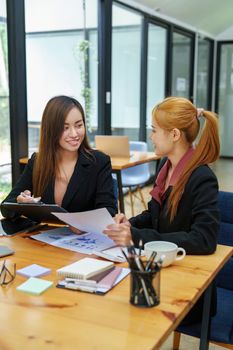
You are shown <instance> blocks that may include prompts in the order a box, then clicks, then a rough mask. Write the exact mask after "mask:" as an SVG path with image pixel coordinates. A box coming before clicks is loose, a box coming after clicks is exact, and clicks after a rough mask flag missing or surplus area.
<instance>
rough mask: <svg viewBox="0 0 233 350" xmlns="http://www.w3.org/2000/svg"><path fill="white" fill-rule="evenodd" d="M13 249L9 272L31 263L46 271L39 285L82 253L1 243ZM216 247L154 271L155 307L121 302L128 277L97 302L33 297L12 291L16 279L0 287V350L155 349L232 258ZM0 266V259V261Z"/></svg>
mask: <svg viewBox="0 0 233 350" xmlns="http://www.w3.org/2000/svg"><path fill="white" fill-rule="evenodd" d="M0 244H1V245H7V246H8V247H11V248H12V249H14V250H15V252H16V253H15V254H14V255H12V256H10V257H8V258H7V260H10V261H12V262H15V263H16V265H17V269H19V268H22V267H25V266H27V265H29V264H31V263H37V264H41V265H43V266H45V267H50V268H51V269H52V274H50V275H48V276H46V277H43V278H44V279H48V280H53V281H54V282H56V281H57V276H56V269H57V268H59V267H62V266H64V265H67V264H68V263H71V262H74V261H76V260H78V259H79V258H81V257H83V255H81V254H78V253H76V252H71V251H68V250H64V249H61V248H56V247H53V246H50V245H47V244H45V243H42V242H38V241H34V240H32V239H27V238H23V237H20V236H17V237H12V238H8V237H1V238H0ZM232 251H233V249H232V247H227V246H221V245H219V246H218V248H217V251H216V253H215V254H212V255H208V256H186V257H185V258H184V259H183V260H182V261H179V262H176V263H175V264H174V265H172V266H170V267H167V268H164V269H162V273H161V302H160V304H159V305H158V306H157V307H153V308H137V307H135V306H132V305H131V304H130V303H129V277H127V278H126V279H124V280H123V281H122V282H121V283H120V284H118V285H117V286H116V287H115V288H114V289H112V290H111V291H110V292H109V293H107V294H106V295H105V296H100V295H94V294H89V293H82V292H76V291H68V290H62V289H58V288H55V286H54V287H52V288H50V289H48V290H47V291H46V292H45V293H44V294H42V295H41V296H32V295H29V294H26V293H21V292H18V291H16V287H17V286H18V285H19V284H21V283H22V282H24V281H25V278H24V277H22V276H18V275H17V276H16V278H15V280H14V281H13V282H12V283H11V284H10V285H8V286H6V287H0V309H1V312H0V324H1V333H0V348H1V349H7V350H16V349H17V350H18V349H20V348H22V349H24V350H27V349H29V350H35V349H40V350H50V349H52V350H53V349H62V350H63V349H85V350H89V349H95V350H105V349H111V350H116V349H118V350H119V349H121V350H124V349H130V350H131V349H135V350H137V349H138V350H142V349H143V350H146V349H148V350H149V349H150V350H151V349H158V348H159V347H160V346H161V344H162V343H163V342H164V341H165V340H166V338H167V337H168V335H169V334H170V333H171V332H172V331H173V330H174V329H175V328H176V327H177V325H178V324H179V323H180V321H181V320H182V319H183V317H184V316H185V315H186V314H187V312H188V311H189V310H190V309H191V307H192V305H193V303H195V302H196V300H197V299H198V297H199V296H200V295H201V294H202V292H203V291H204V290H205V289H206V287H207V286H208V285H209V283H210V282H211V281H212V279H213V278H214V277H215V275H216V274H217V272H218V271H219V270H220V269H221V267H222V266H223V265H224V263H225V262H226V261H227V260H228V259H229V258H230V256H231V255H232ZM1 260H3V258H1Z"/></svg>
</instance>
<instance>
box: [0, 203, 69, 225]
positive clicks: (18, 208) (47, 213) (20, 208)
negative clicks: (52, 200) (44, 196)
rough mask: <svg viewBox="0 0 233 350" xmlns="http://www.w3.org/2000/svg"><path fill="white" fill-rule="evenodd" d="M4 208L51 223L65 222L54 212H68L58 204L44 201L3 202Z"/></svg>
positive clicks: (37, 220)
mask: <svg viewBox="0 0 233 350" xmlns="http://www.w3.org/2000/svg"><path fill="white" fill-rule="evenodd" d="M1 207H2V208H5V209H7V210H9V211H12V212H14V213H17V214H18V215H23V216H25V217H27V218H29V219H31V220H33V221H35V222H37V223H38V222H46V223H49V224H50V223H51V224H64V223H63V221H61V220H59V219H58V218H57V217H56V216H55V215H53V214H52V212H56V213H67V211H66V210H65V209H64V208H62V207H59V205H57V204H45V203H43V202H38V203H10V202H3V203H2V204H1Z"/></svg>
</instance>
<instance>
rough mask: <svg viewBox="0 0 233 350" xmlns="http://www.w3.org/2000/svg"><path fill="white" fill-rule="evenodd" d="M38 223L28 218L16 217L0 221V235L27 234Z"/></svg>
mask: <svg viewBox="0 0 233 350" xmlns="http://www.w3.org/2000/svg"><path fill="white" fill-rule="evenodd" d="M37 226H38V223H36V222H35V221H32V220H30V219H28V218H24V217H21V216H18V217H16V218H14V219H2V220H1V221H0V235H1V236H13V235H15V234H17V233H21V232H27V231H28V230H29V229H33V228H36V227H37Z"/></svg>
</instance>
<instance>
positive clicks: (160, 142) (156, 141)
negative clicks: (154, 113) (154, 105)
mask: <svg viewBox="0 0 233 350" xmlns="http://www.w3.org/2000/svg"><path fill="white" fill-rule="evenodd" d="M151 127H152V130H151V136H150V138H151V141H152V143H153V145H154V147H155V152H156V154H157V155H158V156H161V157H164V156H169V154H170V153H171V152H172V151H173V149H174V135H173V130H172V131H167V130H165V129H162V128H161V127H160V126H159V125H158V123H157V122H156V121H155V120H153V118H152V126H151Z"/></svg>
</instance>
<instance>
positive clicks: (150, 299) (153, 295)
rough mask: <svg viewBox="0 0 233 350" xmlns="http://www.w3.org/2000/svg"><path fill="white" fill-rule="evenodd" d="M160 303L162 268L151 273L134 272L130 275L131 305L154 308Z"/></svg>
mask: <svg viewBox="0 0 233 350" xmlns="http://www.w3.org/2000/svg"><path fill="white" fill-rule="evenodd" d="M159 302H160V268H159V267H157V268H156V269H155V270H150V271H139V270H132V269H131V274H130V303H131V304H133V305H135V306H140V307H153V306H156V305H158V304H159Z"/></svg>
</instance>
